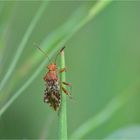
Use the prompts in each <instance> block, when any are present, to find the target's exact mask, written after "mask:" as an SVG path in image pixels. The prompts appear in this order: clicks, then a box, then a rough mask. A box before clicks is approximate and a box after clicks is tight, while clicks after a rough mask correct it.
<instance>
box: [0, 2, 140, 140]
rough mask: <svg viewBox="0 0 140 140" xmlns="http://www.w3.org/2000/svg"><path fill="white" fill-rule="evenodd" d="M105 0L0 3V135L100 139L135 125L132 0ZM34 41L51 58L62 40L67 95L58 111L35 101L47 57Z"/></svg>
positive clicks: (135, 59)
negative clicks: (69, 89) (69, 90)
mask: <svg viewBox="0 0 140 140" xmlns="http://www.w3.org/2000/svg"><path fill="white" fill-rule="evenodd" d="M111 2H112V0H107V1H104V0H101V1H59V2H57V1H42V2H41V1H40V2H39V1H36V2H35V1H33V2H32V1H29V2H26V1H25V2H24V1H22V2H20V1H15V2H7V1H6V2H4V1H3V2H0V91H1V93H0V117H1V120H0V132H1V133H0V138H13V139H15V138H20V139H21V138H33V139H34V138H39V139H40V138H47V139H49V138H50V139H53V138H55V139H56V138H57V136H59V139H67V137H69V138H72V139H74V138H77V139H81V138H87V139H89V138H91V139H93V138H97V139H99V138H106V137H107V136H108V135H110V133H111V132H114V131H115V130H116V129H118V128H119V127H122V125H128V124H131V123H136V124H139V123H140V120H139V118H140V117H139V115H140V114H139V108H138V106H139V100H138V99H139V94H135V93H139V88H138V87H139V83H140V82H139V79H140V77H139V68H140V67H139V60H140V57H139V53H138V52H139V47H138V46H139V44H140V42H139V38H138V37H139V32H138V28H137V27H138V25H139V20H138V19H137V18H135V16H134V15H135V14H136V13H137V10H134V9H138V10H139V4H137V2H134V3H133V2H132V3H131V4H132V5H133V7H131V6H130V3H129V2H114V3H112V4H111V5H109V6H108V4H110V3H111ZM124 5H125V6H124ZM104 8H106V9H104ZM133 8H134V9H133ZM125 11H126V12H125ZM129 11H131V12H129ZM132 11H133V12H132ZM133 14H134V15H133ZM97 15H98V16H97ZM128 15H129V16H128ZM95 17H96V18H95ZM92 19H94V20H93V21H94V22H90V21H92ZM95 19H96V20H95ZM133 21H135V22H133ZM85 25H86V26H85ZM83 27H84V28H83ZM128 29H129V30H128ZM38 42H39V43H38ZM34 44H37V45H39V47H40V48H42V49H43V50H44V51H45V52H46V53H47V55H48V56H49V57H50V58H51V59H53V56H55V54H56V53H57V52H58V51H59V50H60V48H61V47H62V46H63V45H64V44H66V46H68V47H67V49H66V52H65V53H66V55H65V56H66V62H67V66H68V72H67V79H68V81H69V80H71V81H72V85H73V90H72V93H73V95H72V96H73V97H74V101H69V100H68V101H67V99H66V98H67V97H66V96H65V95H64V94H62V105H61V110H60V114H59V116H57V113H56V112H52V111H51V109H50V108H49V107H48V105H46V104H44V103H43V102H42V101H41V99H42V96H43V89H44V85H43V80H42V76H43V75H44V73H45V72H46V69H45V67H46V65H47V64H48V60H47V59H46V58H45V56H44V55H43V54H42V53H40V52H39V51H38V50H37V49H36V48H35V45H34ZM60 60H61V64H59V63H58V66H60V67H62V68H63V67H64V66H65V62H64V60H65V59H64V57H62V56H61V58H60ZM67 66H66V67H67ZM62 79H63V80H64V81H65V73H64V74H63V75H62ZM21 95H22V96H21ZM66 102H68V107H67V108H66ZM134 109H135V110H134ZM100 110H101V111H100ZM132 110H134V111H132ZM67 113H68V114H67ZM52 116H53V117H55V116H57V117H56V118H53V117H52ZM58 117H59V118H58ZM67 117H68V118H67ZM57 121H58V122H57ZM67 121H68V125H67ZM5 122H6V123H5ZM56 124H59V127H57V125H56ZM67 129H68V136H67ZM44 133H45V135H44ZM58 133H59V134H58ZM113 136H114V135H113ZM114 137H115V136H114Z"/></svg>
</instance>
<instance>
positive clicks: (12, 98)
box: [0, 60, 47, 116]
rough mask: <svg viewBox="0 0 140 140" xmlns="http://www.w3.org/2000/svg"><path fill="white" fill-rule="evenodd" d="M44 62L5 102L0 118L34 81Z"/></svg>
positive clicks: (0, 110)
mask: <svg viewBox="0 0 140 140" xmlns="http://www.w3.org/2000/svg"><path fill="white" fill-rule="evenodd" d="M46 62H47V61H46V60H45V61H43V62H42V63H41V65H40V67H39V68H38V69H37V70H36V71H35V72H34V74H32V75H31V77H30V78H29V79H28V80H27V81H26V83H25V84H24V85H23V86H22V87H21V88H20V89H19V90H17V92H15V94H14V95H13V96H12V97H11V98H10V99H9V100H8V101H7V102H6V104H5V105H4V106H3V107H2V108H1V109H0V116H1V115H2V114H3V113H4V112H5V111H6V110H7V108H8V107H9V106H10V105H11V104H12V103H13V102H14V101H15V100H16V99H17V97H18V96H19V95H20V94H21V93H22V92H23V91H24V90H25V89H27V87H28V86H29V85H30V84H31V83H32V82H33V81H34V80H35V78H36V77H37V75H38V74H39V73H40V72H41V71H42V68H43V67H44V66H45V64H46Z"/></svg>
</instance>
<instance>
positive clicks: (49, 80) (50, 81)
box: [37, 47, 71, 111]
mask: <svg viewBox="0 0 140 140" xmlns="http://www.w3.org/2000/svg"><path fill="white" fill-rule="evenodd" d="M37 48H38V49H39V50H40V51H41V52H43V53H44V54H45V55H46V56H47V58H48V60H49V65H48V66H47V68H48V71H47V73H46V74H45V76H44V78H43V79H44V81H45V86H46V89H45V91H44V92H45V93H44V102H45V103H48V104H49V105H50V106H51V107H52V108H53V109H54V110H55V111H57V110H58V109H59V107H60V104H61V94H60V92H61V91H63V92H64V93H65V94H66V95H68V96H69V97H71V95H70V94H69V93H68V91H67V90H66V89H65V88H64V85H66V86H69V87H70V86H71V85H70V84H69V83H67V82H65V81H61V80H60V77H59V74H61V73H62V72H65V71H66V68H63V69H61V70H59V69H58V67H57V64H56V60H57V57H58V55H59V54H61V52H62V51H63V50H64V48H65V47H63V48H62V49H61V50H60V51H59V52H58V53H57V55H56V58H55V61H52V62H51V61H50V59H49V57H48V55H47V54H46V53H45V52H44V51H43V50H41V49H40V48H39V47H37Z"/></svg>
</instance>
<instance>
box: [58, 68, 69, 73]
mask: <svg viewBox="0 0 140 140" xmlns="http://www.w3.org/2000/svg"><path fill="white" fill-rule="evenodd" d="M66 70H67V69H66V68H63V69H61V70H60V71H59V73H62V72H66Z"/></svg>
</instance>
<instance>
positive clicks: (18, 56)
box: [0, 1, 48, 91]
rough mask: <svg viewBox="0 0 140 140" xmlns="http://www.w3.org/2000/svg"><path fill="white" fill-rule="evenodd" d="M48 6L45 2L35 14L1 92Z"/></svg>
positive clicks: (1, 86)
mask: <svg viewBox="0 0 140 140" xmlns="http://www.w3.org/2000/svg"><path fill="white" fill-rule="evenodd" d="M47 5H48V1H44V2H42V4H41V6H40V8H39V10H38V11H37V13H36V14H35V16H34V18H33V20H32V21H31V23H30V25H29V27H28V28H27V30H26V32H25V34H24V36H23V38H22V40H21V42H20V44H19V47H18V48H17V51H16V53H15V55H14V58H13V60H12V62H11V64H10V66H9V68H8V71H7V72H6V75H5V76H4V78H3V80H2V81H1V83H0V91H1V90H2V88H3V87H4V86H5V84H6V83H7V81H8V79H9V78H10V76H11V75H12V72H13V71H14V69H15V67H16V64H17V62H18V60H19V58H20V56H21V54H22V52H23V50H24V48H25V46H26V44H27V41H28V39H29V37H30V35H31V34H32V31H33V29H34V28H35V26H36V24H37V22H38V21H39V19H40V18H41V15H42V14H43V12H44V11H45V9H46V6H47Z"/></svg>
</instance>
